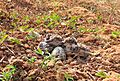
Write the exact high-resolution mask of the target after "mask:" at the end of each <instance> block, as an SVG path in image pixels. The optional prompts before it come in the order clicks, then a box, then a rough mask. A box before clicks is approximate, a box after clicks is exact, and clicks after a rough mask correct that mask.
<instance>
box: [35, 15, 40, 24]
mask: <svg viewBox="0 0 120 81" xmlns="http://www.w3.org/2000/svg"><path fill="white" fill-rule="evenodd" d="M35 22H36V24H40V23H41V19H40V16H37V18H36V20H35Z"/></svg>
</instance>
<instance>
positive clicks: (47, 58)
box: [41, 53, 55, 68]
mask: <svg viewBox="0 0 120 81" xmlns="http://www.w3.org/2000/svg"><path fill="white" fill-rule="evenodd" d="M51 60H55V58H54V56H53V55H51V54H50V53H49V55H48V56H44V59H43V61H42V63H41V67H42V68H47V67H48V63H49V62H50V61H51Z"/></svg>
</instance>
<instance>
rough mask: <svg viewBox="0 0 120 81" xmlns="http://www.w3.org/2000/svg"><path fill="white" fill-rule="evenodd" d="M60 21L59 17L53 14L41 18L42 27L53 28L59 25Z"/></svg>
mask: <svg viewBox="0 0 120 81" xmlns="http://www.w3.org/2000/svg"><path fill="white" fill-rule="evenodd" d="M60 19H61V18H60V16H59V15H58V14H57V13H55V12H53V13H51V14H50V15H46V16H44V17H43V20H44V26H45V27H49V28H54V27H56V26H57V25H59V21H60Z"/></svg>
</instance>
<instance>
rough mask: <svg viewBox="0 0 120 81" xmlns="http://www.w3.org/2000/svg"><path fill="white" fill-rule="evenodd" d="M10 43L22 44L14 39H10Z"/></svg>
mask: <svg viewBox="0 0 120 81" xmlns="http://www.w3.org/2000/svg"><path fill="white" fill-rule="evenodd" d="M9 41H10V42H12V43H16V44H22V43H21V41H20V40H19V39H17V38H14V37H9Z"/></svg>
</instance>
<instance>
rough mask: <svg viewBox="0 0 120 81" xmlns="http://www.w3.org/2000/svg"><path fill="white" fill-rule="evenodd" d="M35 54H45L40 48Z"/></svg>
mask: <svg viewBox="0 0 120 81" xmlns="http://www.w3.org/2000/svg"><path fill="white" fill-rule="evenodd" d="M35 53H36V54H40V55H43V54H44V52H43V51H42V50H41V49H40V48H38V49H37V50H35Z"/></svg>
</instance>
